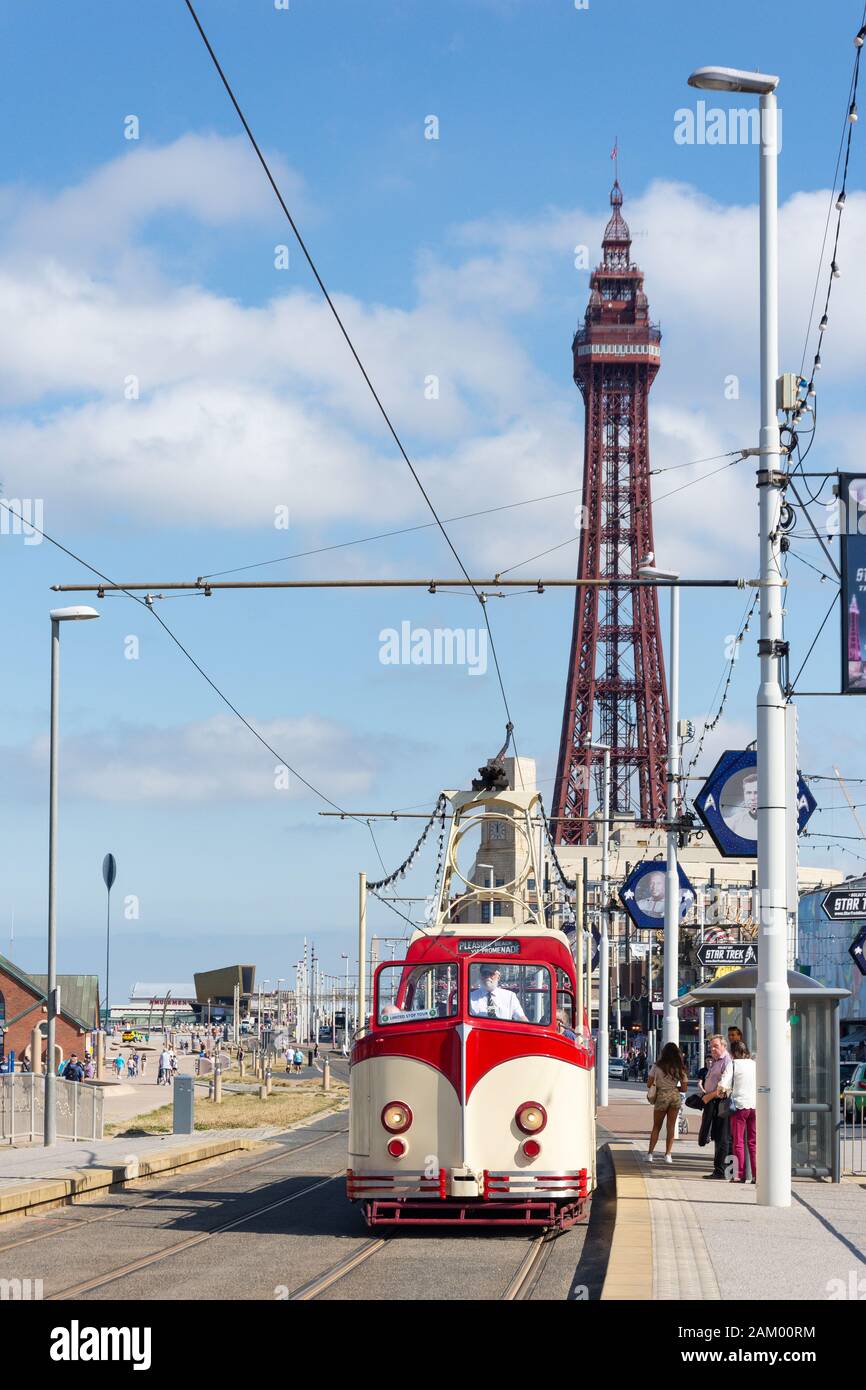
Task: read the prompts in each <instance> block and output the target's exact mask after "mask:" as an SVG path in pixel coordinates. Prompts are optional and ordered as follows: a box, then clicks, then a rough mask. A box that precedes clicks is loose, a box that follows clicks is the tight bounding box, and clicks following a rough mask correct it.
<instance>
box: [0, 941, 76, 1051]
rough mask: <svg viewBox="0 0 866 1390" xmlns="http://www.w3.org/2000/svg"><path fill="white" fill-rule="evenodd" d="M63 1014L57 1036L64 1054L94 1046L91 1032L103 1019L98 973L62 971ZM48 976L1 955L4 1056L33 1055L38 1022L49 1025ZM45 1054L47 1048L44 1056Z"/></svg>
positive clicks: (1, 1043) (0, 1033) (0, 1022)
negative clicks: (29, 971) (32, 1040)
mask: <svg viewBox="0 0 866 1390" xmlns="http://www.w3.org/2000/svg"><path fill="white" fill-rule="evenodd" d="M57 983H58V985H59V986H60V1014H59V1016H58V1018H57V1023H56V1040H57V1045H58V1047H59V1048H60V1049H61V1050H62V1053H63V1056H64V1057H68V1056H69V1055H70V1053H72V1052H77V1053H78V1054H79V1056H81V1055H82V1053H84V1052H85V1050H91V1034H92V1033H93V1032H94V1030H95V1029H96V1026H97V1023H98V1019H99V981H98V979H97V977H96V976H95V975H58V977H57ZM46 987H47V978H46V976H44V975H27V974H25V972H24V971H23V970H20V969H19V967H18V966H17V965H14V964H13V963H12V961H11V960H7V959H6V957H5V956H0V1056H2V1057H3V1058H5V1057H6V1056H8V1054H9V1053H10V1052H14V1053H15V1058H16V1061H19V1060H20V1059H21V1058H22V1056H23V1055H24V1053H25V1052H26V1053H27V1055H28V1057H29V1055H30V1037H31V1034H32V1032H33V1029H34V1027H35V1026H36V1024H37V1023H39V1024H41V1025H42V1034H43V1037H44V1036H45V1034H46V1032H47V1028H48V1005H47V999H46V993H45V991H46ZM44 1056H45V1053H44V1049H43V1058H44Z"/></svg>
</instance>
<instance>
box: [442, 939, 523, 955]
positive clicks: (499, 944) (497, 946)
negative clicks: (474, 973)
mask: <svg viewBox="0 0 866 1390" xmlns="http://www.w3.org/2000/svg"><path fill="white" fill-rule="evenodd" d="M479 951H483V952H484V953H485V955H488V956H519V955H520V942H519V941H497V940H494V939H492V938H490V937H483V936H478V937H475V936H464V937H461V939H460V940H459V941H458V943H457V953H458V955H461V956H466V955H469V956H474V955H476V954H477V953H478V952H479Z"/></svg>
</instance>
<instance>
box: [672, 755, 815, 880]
mask: <svg viewBox="0 0 866 1390" xmlns="http://www.w3.org/2000/svg"><path fill="white" fill-rule="evenodd" d="M817 805H818V803H817V802H816V800H815V798H814V796H813V795H812V793H811V792H810V790H809V788H808V786H807V785H806V783H805V782H804V781H803V778H802V777H800V776H798V778H797V833H798V834H801V833H802V831H803V829H804V827H805V825H806V822H807V821H808V820H809V817H810V816H811V815H812V812H813V811H815V810H816V809H817ZM695 810H696V811H697V813H698V815H699V816H700V818H701V820H702V821H703V823H704V825H705V826H706V827H707V830H708V831H709V832H710V836H711V838H712V841H713V844H714V845H715V846H716V849H717V850H718V851H719V853H720V854H721V855H723V856H724V857H725V858H727V859H732V858H733V859H753V858H755V857H756V856H757V853H758V755H757V753H756V751H755V750H754V749H753V748H749V749H743V750H742V751H740V752H736V751H729V752H727V753H723V754H722V756H721V757H720V758H719V761H718V762H717V763H716V765H715V767H714V768H713V770H712V772H711V773H710V775H709V777H708V778H707V780H706V782H705V783H704V785H703V786H702V788H701V790H700V791H699V792H698V794H697V796H696V797H695Z"/></svg>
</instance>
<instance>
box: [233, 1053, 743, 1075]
mask: <svg viewBox="0 0 866 1390" xmlns="http://www.w3.org/2000/svg"><path fill="white" fill-rule="evenodd" d="M246 1065H247V1059H246V1057H242V1058H241V1060H240V1061H239V1062H238V1071H239V1072H240V1074H241V1081H243V1079H244V1069H245V1067H246ZM741 1070H742V1068H741Z"/></svg>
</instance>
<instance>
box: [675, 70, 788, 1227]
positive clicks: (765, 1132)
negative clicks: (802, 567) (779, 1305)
mask: <svg viewBox="0 0 866 1390" xmlns="http://www.w3.org/2000/svg"><path fill="white" fill-rule="evenodd" d="M689 84H690V85H691V86H692V87H697V88H699V89H701V90H710V91H724V92H752V93H754V94H756V95H757V96H759V97H760V110H761V138H760V311H761V425H760V433H759V436H758V449H757V454H758V483H757V486H758V497H759V508H760V510H759V531H760V552H761V568H760V581H761V586H760V590H759V592H760V596H761V598H760V604H761V607H760V612H761V636H760V640H759V642H758V655H759V658H760V665H761V676H760V684H759V686H758V698H757V731H758V891H759V898H760V926H759V930H758V987H757V990H756V992H755V1006H756V1007H755V1013H756V1025H757V1035H758V1036H757V1055H758V1066H757V1084H758V1095H757V1101H758V1104H757V1130H758V1144H759V1146H760V1149H761V1162H760V1165H759V1171H758V1182H757V1194H756V1195H757V1200H758V1204H759V1206H768V1207H788V1206H790V1205H791V1057H790V1044H789V1037H788V1010H789V1007H790V1002H791V1001H790V991H789V989H788V959H787V906H786V891H785V890H786V843H785V819H786V793H787V788H786V785H785V702H784V698H783V695H782V682H781V661H782V656H783V654H784V651H785V646H784V641H783V636H782V594H783V581H782V570H781V564H780V558H781V554H780V552H781V546H780V539H781V531H780V526H779V520H780V512H781V507H782V488H783V478H782V474H781V472H780V469H779V419H778V415H777V411H776V379H777V376H778V371H779V264H778V251H779V244H778V243H779V229H778V206H777V175H778V156H779V144H778V111H777V108H776V88H777V86H778V85H779V79H778V77H773V76H771V75H769V74H767V73H756V72H743V71H740V70H738V69H734V68H698V70H697V71H696V72H693V73H692V75H691V77H690V78H689Z"/></svg>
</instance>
